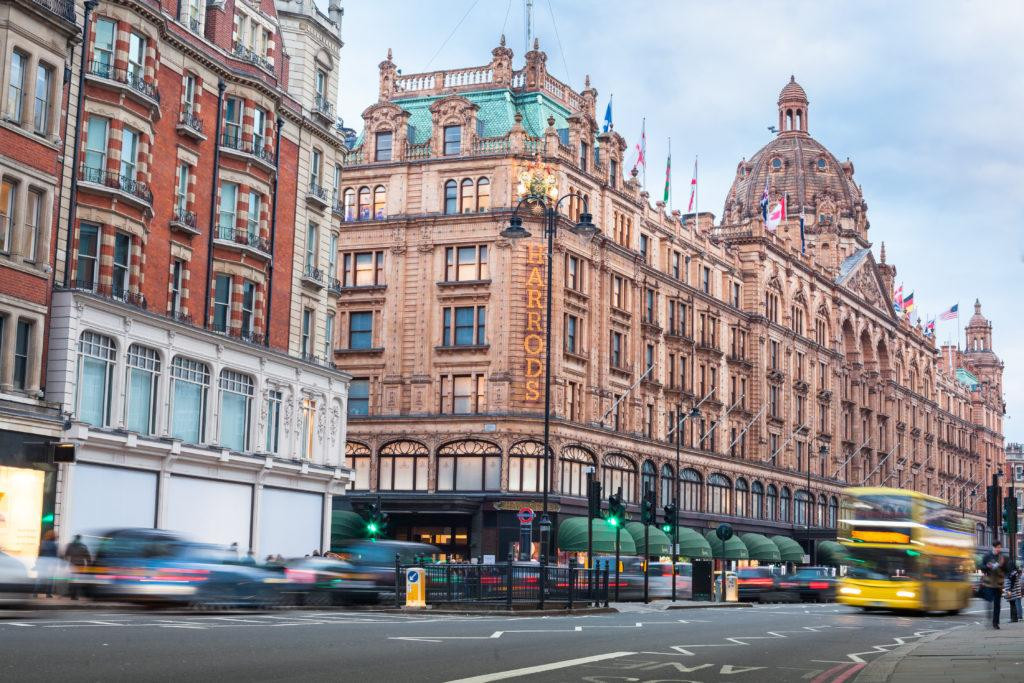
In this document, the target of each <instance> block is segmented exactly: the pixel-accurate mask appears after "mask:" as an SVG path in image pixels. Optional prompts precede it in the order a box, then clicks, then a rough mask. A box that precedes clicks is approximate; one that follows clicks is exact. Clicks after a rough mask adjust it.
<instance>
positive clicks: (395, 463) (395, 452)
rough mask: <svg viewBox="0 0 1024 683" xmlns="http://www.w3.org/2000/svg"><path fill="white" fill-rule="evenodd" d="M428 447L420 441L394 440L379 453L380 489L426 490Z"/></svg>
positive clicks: (378, 487)
mask: <svg viewBox="0 0 1024 683" xmlns="http://www.w3.org/2000/svg"><path fill="white" fill-rule="evenodd" d="M427 461H428V452H427V447H426V446H424V445H423V444H421V443H419V442H418V441H392V442H391V443H388V444H385V445H384V446H382V447H381V449H380V451H378V453H377V463H378V473H377V490H379V491H426V490H427Z"/></svg>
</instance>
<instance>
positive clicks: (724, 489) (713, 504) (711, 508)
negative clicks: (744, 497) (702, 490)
mask: <svg viewBox="0 0 1024 683" xmlns="http://www.w3.org/2000/svg"><path fill="white" fill-rule="evenodd" d="M730 493H732V482H731V481H729V478H728V477H726V476H725V475H724V474H718V473H717V472H716V473H715V474H709V475H708V510H707V511H708V512H710V513H712V514H719V515H729V514H732V505H731V501H730V495H729V494H730Z"/></svg>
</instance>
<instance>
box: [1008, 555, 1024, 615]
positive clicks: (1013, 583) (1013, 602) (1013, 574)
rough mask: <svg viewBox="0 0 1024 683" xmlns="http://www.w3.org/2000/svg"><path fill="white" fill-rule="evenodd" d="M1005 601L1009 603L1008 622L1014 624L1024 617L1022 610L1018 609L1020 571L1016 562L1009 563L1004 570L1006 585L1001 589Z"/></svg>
mask: <svg viewBox="0 0 1024 683" xmlns="http://www.w3.org/2000/svg"><path fill="white" fill-rule="evenodd" d="M1003 595H1005V596H1006V601H1007V602H1008V603H1010V623H1011V624H1015V623H1017V622H1018V621H1021V620H1022V619H1024V612H1021V609H1020V598H1021V571H1020V567H1018V566H1017V565H1016V564H1011V565H1010V569H1009V571H1008V572H1006V586H1005V588H1004V590H1003Z"/></svg>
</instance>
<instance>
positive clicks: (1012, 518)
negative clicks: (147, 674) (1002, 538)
mask: <svg viewBox="0 0 1024 683" xmlns="http://www.w3.org/2000/svg"><path fill="white" fill-rule="evenodd" d="M1002 528H1003V533H1004V534H1006V535H1007V536H1010V535H1013V534H1016V533H1017V499H1016V498H1014V497H1013V496H1009V495H1008V496H1004V497H1003V524H1002Z"/></svg>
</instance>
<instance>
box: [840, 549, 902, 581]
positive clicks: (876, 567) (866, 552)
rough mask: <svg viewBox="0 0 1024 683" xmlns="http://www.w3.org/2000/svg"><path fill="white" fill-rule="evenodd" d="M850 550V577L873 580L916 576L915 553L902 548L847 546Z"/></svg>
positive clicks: (892, 579)
mask: <svg viewBox="0 0 1024 683" xmlns="http://www.w3.org/2000/svg"><path fill="white" fill-rule="evenodd" d="M847 548H848V549H849V551H850V569H849V571H848V572H847V576H848V577H850V578H851V579H869V580H873V581H908V580H910V579H913V578H916V576H917V562H916V559H917V553H916V551H914V550H906V549H903V548H893V549H889V548H862V547H858V546H856V545H851V546H847Z"/></svg>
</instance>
